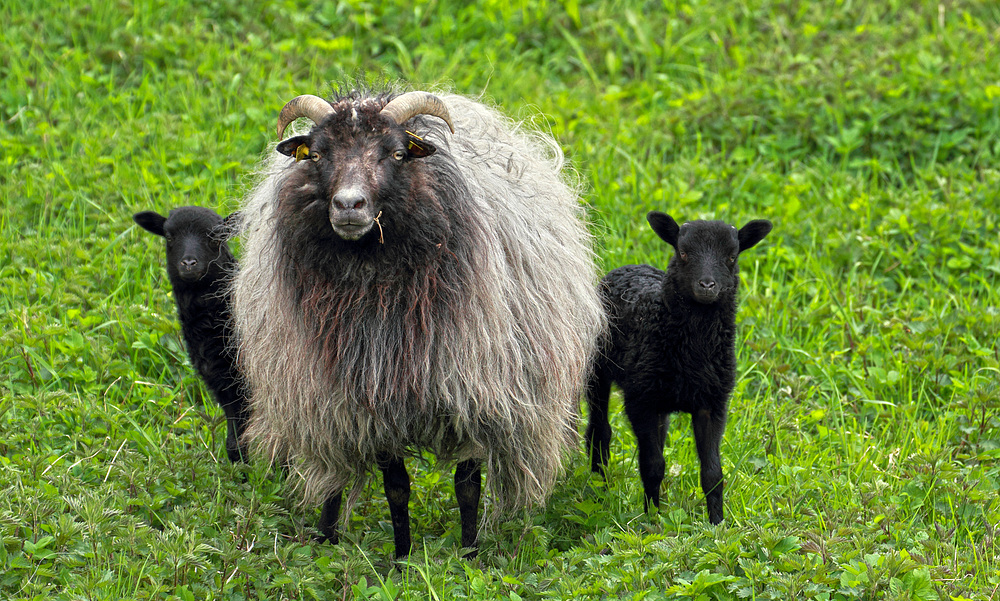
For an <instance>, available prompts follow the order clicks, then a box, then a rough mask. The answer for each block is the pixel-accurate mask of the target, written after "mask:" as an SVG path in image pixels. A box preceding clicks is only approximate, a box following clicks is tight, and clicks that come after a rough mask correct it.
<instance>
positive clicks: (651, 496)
mask: <svg viewBox="0 0 1000 601" xmlns="http://www.w3.org/2000/svg"><path fill="white" fill-rule="evenodd" d="M643 404H644V402H643V401H642V400H638V401H634V402H633V401H631V400H630V399H625V410H626V414H627V415H628V418H629V421H630V422H631V423H632V431H633V432H635V441H636V445H637V446H638V447H639V477H640V478H641V479H642V489H643V493H644V501H643V508H644V509H645V510H646V511H649V506H650V505H651V504H652V505H653V506H655V507H659V506H660V484H661V483H662V482H663V473H664V471H665V468H666V463H665V462H664V461H663V441H664V439H665V438H666V435H665V432H666V430H665V429H664V427H663V419H662V418H661V416H660V415H658V414H656V413H653V412H650V411H642V410H640V409H638V407H639V406H641V405H643Z"/></svg>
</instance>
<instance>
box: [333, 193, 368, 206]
mask: <svg viewBox="0 0 1000 601" xmlns="http://www.w3.org/2000/svg"><path fill="white" fill-rule="evenodd" d="M367 202H368V199H366V198H365V196H364V194H361V193H360V192H358V191H356V190H349V191H346V192H338V193H337V194H334V196H333V204H335V205H337V208H338V209H340V210H342V211H349V210H351V209H354V210H360V209H363V208H364V207H365V204H367Z"/></svg>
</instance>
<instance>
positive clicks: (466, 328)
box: [234, 86, 605, 558]
mask: <svg viewBox="0 0 1000 601" xmlns="http://www.w3.org/2000/svg"><path fill="white" fill-rule="evenodd" d="M299 117H306V118H308V119H309V120H310V121H312V127H311V129H309V130H308V131H307V132H304V133H301V134H299V135H294V136H293V137H291V138H289V139H286V140H283V141H281V142H280V143H278V144H277V146H276V148H275V150H276V152H273V153H271V156H270V158H269V159H268V161H267V162H266V163H265V166H264V174H263V176H262V180H261V181H260V183H259V184H258V185H257V187H256V188H255V189H254V190H253V191H252V192H251V193H250V194H249V195H248V196H247V197H246V198H245V199H244V202H243V203H242V212H243V215H244V223H243V230H242V236H243V249H244V255H243V258H242V267H241V271H240V272H239V275H238V276H237V277H236V278H235V282H234V317H235V320H236V326H237V331H238V334H239V339H240V357H241V364H242V366H243V368H244V370H245V372H246V374H247V377H248V379H249V382H250V387H251V389H252V391H253V394H252V396H251V407H252V410H253V411H252V413H253V416H252V418H251V422H250V426H249V429H248V433H249V434H250V437H251V439H252V440H253V441H255V443H254V444H255V446H256V447H257V448H258V449H259V450H260V451H261V453H262V454H263V455H264V456H265V457H269V458H270V459H271V461H272V462H274V461H275V460H278V461H281V462H283V463H285V464H287V465H291V466H293V468H292V470H291V471H292V472H293V473H295V474H297V475H298V478H295V479H294V481H295V482H296V484H297V486H296V488H298V489H300V492H301V494H302V498H303V502H305V503H309V502H316V501H320V500H322V501H324V505H323V511H322V514H321V516H320V520H319V525H318V526H319V531H320V534H321V536H320V539H321V540H329V541H331V542H336V541H337V522H338V519H339V518H338V513H339V511H340V508H341V500H342V492H343V490H344V489H345V488H346V487H347V486H348V484H350V483H351V482H354V483H355V487H354V488H353V489H352V490H358V486H357V483H358V482H360V481H363V479H364V476H365V474H367V473H368V472H370V471H371V470H372V468H373V467H375V466H377V467H378V468H379V469H380V470H381V472H382V475H383V485H384V489H385V493H386V497H387V499H388V503H389V512H390V515H391V518H392V524H393V538H394V545H395V554H396V557H397V558H402V557H405V556H406V555H407V554H408V553H409V549H410V531H409V509H408V505H407V504H408V499H409V496H410V481H409V474H408V473H407V471H406V467H405V465H404V458H405V457H406V456H408V455H412V454H414V453H420V452H423V451H429V452H431V453H433V454H434V455H436V456H437V458H438V460H439V461H442V460H443V461H449V462H455V463H456V470H455V494H456V497H457V500H458V505H459V513H460V519H461V544H462V546H463V547H466V548H469V549H470V550H469V551H468V552H467V556H472V555H475V553H476V548H477V545H478V527H479V524H478V519H479V518H478V511H479V507H478V506H479V501H480V498H481V490H482V476H481V473H482V466H483V463H485V468H486V472H487V478H486V486H487V489H486V491H487V498H488V499H489V501H490V503H491V504H492V511H491V512H489V516H488V518H487V519H486V522H491V521H493V520H494V519H495V518H496V517H497V516H499V515H502V514H504V513H507V512H509V511H510V510H512V509H515V508H528V507H532V506H536V505H538V504H540V503H542V502H543V501H544V500H545V498H546V497H547V495H548V493H549V492H550V490H551V489H552V487H553V485H554V482H555V480H556V477H557V475H558V474H559V472H560V470H561V467H562V462H563V459H564V455H565V454H566V452H567V451H568V450H569V449H570V448H572V447H573V446H574V444H575V439H576V431H575V419H576V416H577V414H578V412H579V398H580V396H581V395H582V391H583V387H584V385H585V376H586V370H587V366H588V365H589V362H590V360H591V356H592V354H593V353H594V352H595V349H596V343H597V339H598V337H599V335H600V333H601V331H603V328H604V327H605V320H604V314H603V310H602V307H601V303H600V299H599V297H598V295H597V292H596V288H595V283H596V281H597V274H596V269H595V263H594V256H593V252H592V249H591V237H590V234H589V232H588V230H587V227H586V224H585V222H584V209H583V207H582V205H581V204H580V202H579V197H578V192H577V190H576V189H575V188H574V187H573V186H572V185H570V184H569V183H567V181H566V179H564V177H563V176H562V174H561V168H562V164H563V155H562V153H561V151H560V150H559V148H558V146H557V145H556V143H555V141H554V140H552V139H551V137H549V136H547V135H543V134H541V133H538V132H534V131H530V130H529V128H527V127H524V126H521V125H515V124H512V123H511V122H510V121H508V120H507V119H505V118H504V117H502V116H501V115H500V114H499V113H498V112H496V111H495V110H493V109H491V108H488V107H486V106H485V105H483V104H481V103H479V102H476V101H474V100H470V99H468V98H465V97H462V96H460V95H454V94H442V95H434V94H431V93H428V92H406V93H400V92H399V91H396V90H392V89H382V90H373V89H371V88H368V87H365V86H359V87H358V88H355V89H353V90H349V91H341V92H336V93H335V94H334V95H333V96H332V98H331V99H330V100H324V99H322V98H319V97H317V96H312V95H304V96H298V97H296V98H294V99H293V100H291V101H290V102H288V103H287V104H286V105H285V106H284V107H283V108H282V110H281V112H280V114H279V117H278V126H277V130H278V139H279V140H280V139H281V138H282V136H283V133H284V130H285V128H286V127H287V126H288V125H289V124H290V123H291V122H292V121H294V120H295V119H297V118H299ZM450 132H453V133H450ZM354 498H356V494H352V496H351V499H352V500H353V499H354Z"/></svg>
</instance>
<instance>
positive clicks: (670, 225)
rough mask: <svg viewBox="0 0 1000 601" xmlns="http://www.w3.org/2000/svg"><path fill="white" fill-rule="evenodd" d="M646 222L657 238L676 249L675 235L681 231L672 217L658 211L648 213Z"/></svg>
mask: <svg viewBox="0 0 1000 601" xmlns="http://www.w3.org/2000/svg"><path fill="white" fill-rule="evenodd" d="M646 221H648V222H649V225H650V227H652V228H653V231H654V232H656V235H657V236H659V237H660V238H662V239H663V241H664V242H666V243H667V244H669V245H670V246H673V247H674V248H677V234H678V232H680V231H681V227H680V226H679V225H677V222H676V221H674V218H673V217H671V216H670V215H667V214H666V213H661V212H659V211H650V212H649V214H648V215H646Z"/></svg>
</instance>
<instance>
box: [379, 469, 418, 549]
mask: <svg viewBox="0 0 1000 601" xmlns="http://www.w3.org/2000/svg"><path fill="white" fill-rule="evenodd" d="M378 466H379V469H381V470H382V484H383V486H384V488H385V498H386V499H387V500H388V501H389V515H390V516H391V517H392V537H393V539H394V541H395V543H396V558H397V559H399V558H401V557H406V556H407V555H409V554H410V508H409V502H410V475H409V474H408V473H406V465H405V464H404V463H403V458H402V457H390V456H383V457H380V458H379V461H378Z"/></svg>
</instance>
